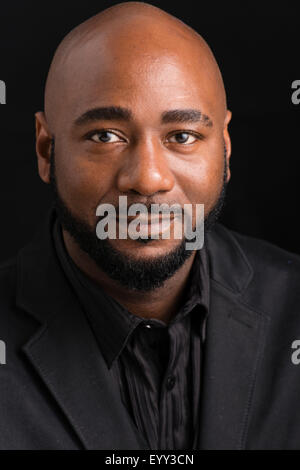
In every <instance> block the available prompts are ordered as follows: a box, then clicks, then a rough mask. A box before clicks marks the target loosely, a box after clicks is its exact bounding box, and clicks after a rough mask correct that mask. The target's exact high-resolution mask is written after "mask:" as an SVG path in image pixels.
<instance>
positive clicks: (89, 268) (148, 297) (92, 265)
mask: <svg viewBox="0 0 300 470" xmlns="http://www.w3.org/2000/svg"><path fill="white" fill-rule="evenodd" d="M63 239H64V243H65V246H66V249H67V251H68V253H69V255H70V256H71V258H72V260H73V261H74V263H75V264H76V265H77V266H78V268H79V269H81V271H83V272H84V274H85V275H86V276H87V277H89V278H90V279H91V280H92V281H93V282H94V283H96V284H98V285H99V286H100V287H101V288H102V289H103V290H104V291H105V292H106V293H107V294H108V295H110V296H111V297H113V298H114V299H115V300H117V301H118V302H119V303H120V304H121V305H123V307H125V308H126V309H127V310H129V311H130V312H131V313H133V314H134V315H137V316H139V317H142V318H155V319H158V320H162V321H164V322H165V323H169V321H170V320H171V319H172V318H173V317H174V316H175V315H176V313H177V311H178V309H179V308H180V306H181V305H182V302H183V298H184V295H185V290H186V288H187V283H188V278H189V274H190V271H191V267H192V264H193V261H194V257H195V254H196V252H193V253H192V255H191V256H190V257H189V258H188V259H187V260H186V262H185V263H184V264H183V265H182V266H181V267H180V268H179V269H178V271H176V273H175V274H174V276H172V277H171V278H170V279H167V280H166V281H165V283H164V284H163V286H162V287H159V288H157V289H154V290H153V291H150V292H138V291H132V290H129V289H128V288H126V287H124V286H122V285H121V284H120V283H118V282H117V281H115V280H113V279H111V278H110V277H109V276H108V275H107V274H106V273H105V272H103V271H102V270H101V269H100V268H99V266H98V265H97V264H96V262H95V261H94V260H93V259H92V258H91V257H90V256H89V255H88V254H87V253H85V252H84V251H83V250H81V248H80V247H79V246H78V244H77V243H76V242H75V240H74V239H73V238H72V237H71V236H70V234H69V233H68V232H67V231H65V230H64V229H63Z"/></svg>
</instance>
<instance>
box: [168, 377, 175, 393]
mask: <svg viewBox="0 0 300 470" xmlns="http://www.w3.org/2000/svg"><path fill="white" fill-rule="evenodd" d="M174 385H175V377H174V375H169V377H168V378H167V382H166V388H167V390H172V388H173V387H174Z"/></svg>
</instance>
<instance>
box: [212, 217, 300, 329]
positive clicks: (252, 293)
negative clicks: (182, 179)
mask: <svg viewBox="0 0 300 470" xmlns="http://www.w3.org/2000/svg"><path fill="white" fill-rule="evenodd" d="M207 238H208V244H209V247H210V249H211V257H212V261H213V262H212V268H213V269H212V277H213V279H214V280H216V281H217V283H219V284H222V285H223V286H225V287H226V288H229V289H230V290H232V291H234V292H235V294H239V295H241V297H242V299H243V301H244V302H245V303H247V304H248V305H250V306H251V307H252V308H254V309H256V310H258V311H260V312H264V313H267V314H269V315H272V316H273V317H274V316H275V317H276V315H277V313H278V315H279V317H280V318H281V319H282V318H283V316H282V312H284V316H285V317H286V315H287V312H289V318H291V316H292V315H294V316H295V317H296V319H297V324H299V311H300V289H299V281H300V256H299V255H297V254H295V253H291V252H289V251H287V250H285V249H283V248H280V247H278V246H276V245H275V244H273V243H270V242H268V241H265V240H262V239H259V238H255V237H250V236H248V235H244V234H241V233H238V232H236V231H234V230H231V229H228V228H227V227H225V226H224V225H222V224H216V226H215V228H214V229H213V231H212V232H211V234H209V235H208V237H207Z"/></svg>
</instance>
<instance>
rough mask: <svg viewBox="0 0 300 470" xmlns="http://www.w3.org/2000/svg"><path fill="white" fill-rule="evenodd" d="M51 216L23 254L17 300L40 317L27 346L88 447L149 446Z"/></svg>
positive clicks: (21, 254) (38, 369) (27, 354)
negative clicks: (58, 247) (75, 286)
mask: <svg viewBox="0 0 300 470" xmlns="http://www.w3.org/2000/svg"><path fill="white" fill-rule="evenodd" d="M52 218H53V214H52V215H51V217H50V220H49V222H48V224H47V226H46V229H44V230H42V231H41V232H40V233H38V234H37V237H36V240H35V241H34V242H33V243H32V244H31V245H30V246H28V247H26V248H25V249H23V250H22V251H21V253H20V255H19V259H18V291H17V304H18V306H19V307H21V308H22V309H24V310H26V311H28V312H30V313H31V314H33V315H34V316H35V318H36V319H37V320H38V321H39V323H40V328H39V329H38V330H37V332H36V334H35V335H34V336H33V337H32V338H31V339H30V340H29V341H28V342H27V343H26V344H25V345H24V347H23V351H24V352H25V354H26V356H27V358H28V360H29V361H30V362H31V363H32V365H33V367H34V368H35V370H36V371H37V373H38V374H39V375H40V377H41V379H42V380H43V382H44V383H45V385H46V386H47V387H48V388H49V390H50V392H51V394H52V396H53V397H54V399H55V400H56V402H57V404H58V405H59V406H60V408H61V410H62V411H63V412H64V414H65V416H66V417H67V419H68V421H69V423H70V424H71V426H72V427H73V429H74V430H75V432H76V433H77V435H78V437H79V439H80V441H81V442H82V445H83V447H84V448H86V449H147V444H146V443H145V441H144V440H143V438H142V437H141V436H139V434H138V431H137V429H136V427H135V425H134V423H133V422H132V420H131V417H130V415H129V414H128V412H127V410H126V408H125V406H124V405H123V404H122V401H121V396H120V393H119V389H118V387H117V384H116V383H115V380H114V378H113V376H112V373H111V371H110V370H108V368H107V366H106V363H105V361H104V359H103V356H102V354H101V353H100V350H99V348H98V346H97V343H96V341H95V339H94V336H93V334H92V331H91V330H90V329H89V326H88V324H87V322H86V320H85V318H84V316H83V314H82V312H81V310H80V307H79V305H78V302H77V301H76V298H75V296H74V293H73V292H72V290H71V288H70V286H69V285H68V283H67V280H66V278H65V277H64V274H63V272H62V270H61V269H60V267H59V265H58V261H57V259H56V255H55V252H54V249H53V246H52V244H51V239H50V230H51V226H52V222H51V221H52ZM48 234H49V235H48Z"/></svg>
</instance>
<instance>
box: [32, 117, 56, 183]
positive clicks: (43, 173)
mask: <svg viewBox="0 0 300 470" xmlns="http://www.w3.org/2000/svg"><path fill="white" fill-rule="evenodd" d="M35 136H36V144H35V149H36V154H37V161H38V171H39V175H40V178H41V179H42V180H43V181H44V183H49V182H50V156H51V140H52V138H53V136H52V134H51V132H50V131H49V128H48V124H47V121H46V117H45V114H44V113H43V112H42V111H39V112H37V113H35Z"/></svg>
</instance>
